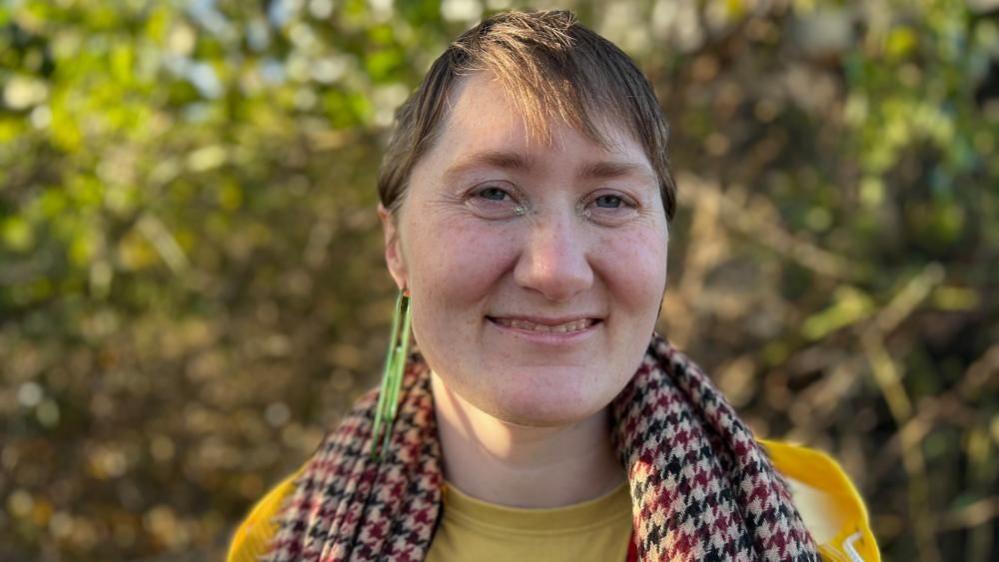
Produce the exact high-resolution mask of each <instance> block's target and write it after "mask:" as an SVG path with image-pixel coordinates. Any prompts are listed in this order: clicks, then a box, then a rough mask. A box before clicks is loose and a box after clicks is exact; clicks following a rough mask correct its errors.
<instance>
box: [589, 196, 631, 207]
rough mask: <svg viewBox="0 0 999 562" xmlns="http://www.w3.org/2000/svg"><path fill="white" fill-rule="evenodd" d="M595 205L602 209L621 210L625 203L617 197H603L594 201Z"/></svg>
mask: <svg viewBox="0 0 999 562" xmlns="http://www.w3.org/2000/svg"><path fill="white" fill-rule="evenodd" d="M593 204H594V205H596V206H597V207H600V208H602V209H619V208H620V207H621V206H622V205H625V202H624V199H622V198H621V197H619V196H617V195H601V196H599V197H597V198H596V199H594V200H593Z"/></svg>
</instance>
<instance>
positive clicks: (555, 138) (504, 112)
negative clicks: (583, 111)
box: [435, 71, 647, 160]
mask: <svg viewBox="0 0 999 562" xmlns="http://www.w3.org/2000/svg"><path fill="white" fill-rule="evenodd" d="M515 95H516V94H511V92H509V91H508V90H507V88H506V86H505V85H504V83H503V82H502V81H501V80H500V79H499V78H497V77H496V76H495V75H493V74H491V73H489V72H484V71H483V72H476V73H474V74H471V75H469V76H466V77H464V78H463V79H462V80H460V81H459V82H458V84H457V85H456V87H455V88H454V90H453V91H452V92H451V94H450V96H449V98H448V100H447V103H446V116H445V118H444V119H443V121H442V124H441V130H440V131H439V134H438V138H437V142H436V143H435V144H436V145H437V146H438V147H439V148H441V149H442V150H443V151H445V152H446V153H447V154H450V155H452V156H454V155H456V153H457V152H466V151H479V150H492V149H511V148H515V149H520V150H523V151H526V152H530V153H537V152H545V151H556V152H565V151H566V150H567V149H569V148H573V147H577V148H578V146H576V145H580V144H583V145H586V146H585V148H586V149H587V150H588V151H590V152H594V153H599V152H602V153H603V154H615V153H617V154H628V155H631V156H633V157H639V156H641V157H642V158H643V160H647V159H645V158H644V156H645V155H644V152H643V151H642V148H641V145H640V144H639V142H638V140H637V139H636V138H635V135H634V134H632V132H631V130H630V129H629V128H628V127H625V126H624V124H623V123H622V122H621V120H620V119H618V118H615V117H614V116H612V115H610V114H606V113H605V114H601V113H597V114H596V115H586V116H581V117H580V120H581V121H584V122H585V121H591V122H592V129H593V131H594V133H592V134H588V133H587V132H586V131H582V130H580V127H573V126H572V125H570V124H569V123H567V121H566V120H565V119H563V118H561V117H559V116H558V115H547V116H545V117H544V118H542V119H531V118H530V117H529V116H528V115H526V114H525V110H524V108H523V104H518V103H517V100H516V98H515ZM572 141H575V142H572ZM579 141H584V142H582V143H580V142H579Z"/></svg>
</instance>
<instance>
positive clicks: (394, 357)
mask: <svg viewBox="0 0 999 562" xmlns="http://www.w3.org/2000/svg"><path fill="white" fill-rule="evenodd" d="M412 318H413V315H412V314H411V313H410V310H409V294H408V291H406V290H402V291H399V296H398V298H396V300H395V314H394V315H393V316H392V337H391V339H389V346H388V353H386V354H385V371H384V372H382V386H381V389H380V390H379V391H378V406H377V407H376V408H375V424H374V428H373V429H372V430H371V458H372V459H374V460H375V461H381V453H383V452H385V451H387V450H388V446H389V440H390V439H391V437H392V423H393V422H394V421H395V415H396V412H397V411H398V409H399V389H400V388H401V387H402V373H403V371H404V370H405V368H406V355H407V354H408V353H409V326H410V323H411V322H412ZM379 443H381V450H379V447H378V445H379Z"/></svg>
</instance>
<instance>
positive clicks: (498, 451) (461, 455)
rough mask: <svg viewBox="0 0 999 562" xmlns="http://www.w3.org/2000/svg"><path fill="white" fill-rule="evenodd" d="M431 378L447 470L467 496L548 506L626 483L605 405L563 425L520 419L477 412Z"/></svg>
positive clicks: (589, 496)
mask: <svg viewBox="0 0 999 562" xmlns="http://www.w3.org/2000/svg"><path fill="white" fill-rule="evenodd" d="M431 376H432V379H431V385H432V388H433V394H434V410H435V414H436V416H437V426H438V432H439V434H440V440H441V447H442V449H443V454H444V474H445V477H446V478H447V480H448V481H449V482H450V483H451V484H452V485H454V486H455V487H457V488H458V489H459V490H461V491H462V492H464V493H465V494H467V495H469V496H471V497H473V498H477V499H480V500H482V501H486V502H490V503H496V504H500V505H506V506H512V507H522V508H551V507H562V506H566V505H572V504H574V503H579V502H582V501H586V500H590V499H593V498H596V497H599V496H602V495H604V494H606V493H607V492H609V491H611V490H613V489H614V488H615V487H617V486H618V485H619V484H620V483H621V482H623V481H624V479H625V476H626V475H625V471H624V468H622V467H621V464H620V463H619V462H618V460H617V456H616V454H615V452H614V449H613V446H612V444H611V440H610V424H609V419H608V416H609V412H608V410H607V408H604V409H603V410H601V411H599V412H597V413H596V414H594V415H592V416H590V417H588V418H586V419H584V420H581V421H579V422H576V423H572V424H569V425H564V426H557V427H531V426H524V425H517V424H513V423H510V422H506V421H503V420H500V419H497V418H495V417H493V416H491V415H489V414H487V413H485V412H483V411H482V410H479V409H478V408H476V407H475V406H472V405H471V404H469V403H468V402H466V401H465V400H463V399H462V398H461V397H459V396H458V395H456V394H455V393H453V392H451V391H450V390H448V389H447V387H446V386H444V383H443V381H442V380H441V379H440V377H438V376H437V375H436V374H432V375H431Z"/></svg>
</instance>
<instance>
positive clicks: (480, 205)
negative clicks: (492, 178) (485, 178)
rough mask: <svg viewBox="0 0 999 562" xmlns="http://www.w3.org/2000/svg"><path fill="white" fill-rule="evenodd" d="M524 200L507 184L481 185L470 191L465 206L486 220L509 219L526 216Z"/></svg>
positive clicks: (492, 183)
mask: <svg viewBox="0 0 999 562" xmlns="http://www.w3.org/2000/svg"><path fill="white" fill-rule="evenodd" d="M522 201H523V198H522V197H521V196H520V194H519V192H518V191H517V188H516V187H515V186H513V185H512V184H508V183H506V182H502V183H497V182H489V183H483V184H479V185H477V186H475V187H473V188H472V189H471V190H469V192H468V195H467V196H466V199H465V204H466V205H467V206H468V207H469V208H471V209H472V212H474V213H475V214H476V215H479V216H480V217H482V218H486V219H507V218H512V217H516V216H520V215H523V214H524V205H523V203H522Z"/></svg>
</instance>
